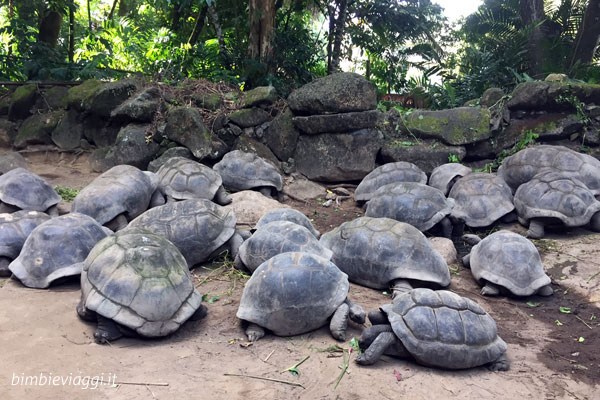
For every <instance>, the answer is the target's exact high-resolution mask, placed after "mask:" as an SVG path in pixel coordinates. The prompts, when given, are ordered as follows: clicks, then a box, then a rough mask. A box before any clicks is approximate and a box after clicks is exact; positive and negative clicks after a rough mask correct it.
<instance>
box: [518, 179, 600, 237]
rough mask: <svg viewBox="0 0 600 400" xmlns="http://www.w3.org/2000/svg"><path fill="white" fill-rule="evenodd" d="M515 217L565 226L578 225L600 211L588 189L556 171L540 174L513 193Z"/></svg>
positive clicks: (583, 223)
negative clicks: (544, 220)
mask: <svg viewBox="0 0 600 400" xmlns="http://www.w3.org/2000/svg"><path fill="white" fill-rule="evenodd" d="M514 202H515V208H516V209H517V214H518V215H519V216H520V217H521V218H523V219H525V220H530V219H532V218H556V219H558V220H560V221H561V222H562V223H563V224H565V225H566V226H582V225H585V224H587V223H588V222H590V219H591V218H592V216H593V215H594V214H595V213H597V212H598V211H600V201H597V200H596V198H595V197H594V194H593V193H592V191H591V190H589V189H588V188H587V186H586V185H584V184H583V182H581V181H580V180H578V179H576V178H573V177H571V176H569V174H565V173H564V172H560V171H553V170H548V171H545V172H541V173H539V174H537V175H536V176H535V177H533V178H532V179H531V180H530V181H528V182H527V183H524V184H522V185H521V186H519V188H518V189H517V191H516V193H515V199H514Z"/></svg>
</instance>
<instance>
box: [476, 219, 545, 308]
mask: <svg viewBox="0 0 600 400" xmlns="http://www.w3.org/2000/svg"><path fill="white" fill-rule="evenodd" d="M470 264H471V273H472V274H473V276H474V277H475V279H477V281H478V282H479V283H480V284H481V283H483V281H488V282H492V283H495V284H496V285H500V286H502V287H504V288H506V289H508V290H510V291H511V292H512V293H513V294H515V295H517V296H529V295H532V294H534V293H535V292H537V290H538V289H539V288H541V287H542V286H546V285H549V284H550V278H549V277H548V276H547V275H546V273H545V272H544V266H543V264H542V259H541V258H540V254H539V252H538V250H537V249H536V247H535V245H534V244H533V243H531V241H529V240H528V239H526V238H524V237H523V236H521V235H518V234H516V233H513V232H510V231H506V230H501V231H498V232H495V233H493V234H491V235H489V236H488V237H486V238H485V239H483V240H482V241H481V242H479V243H477V244H476V245H475V246H473V248H472V249H471V256H470Z"/></svg>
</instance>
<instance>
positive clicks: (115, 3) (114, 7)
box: [108, 0, 119, 21]
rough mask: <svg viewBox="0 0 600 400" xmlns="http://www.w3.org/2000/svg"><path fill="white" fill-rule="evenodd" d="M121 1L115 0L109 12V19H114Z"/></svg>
mask: <svg viewBox="0 0 600 400" xmlns="http://www.w3.org/2000/svg"><path fill="white" fill-rule="evenodd" d="M118 2H119V0H115V1H113V5H112V7H111V8H110V13H108V20H109V21H112V20H113V18H114V16H115V10H116V9H117V3H118Z"/></svg>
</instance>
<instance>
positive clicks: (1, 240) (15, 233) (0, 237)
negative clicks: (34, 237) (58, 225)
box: [0, 210, 50, 277]
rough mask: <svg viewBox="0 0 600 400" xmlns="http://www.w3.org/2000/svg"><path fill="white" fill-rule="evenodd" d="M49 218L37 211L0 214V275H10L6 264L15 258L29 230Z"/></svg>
mask: <svg viewBox="0 0 600 400" xmlns="http://www.w3.org/2000/svg"><path fill="white" fill-rule="evenodd" d="M49 219H50V216H49V215H48V214H44V213H43V212H39V211H25V210H22V211H17V212H15V213H12V214H0V277H8V276H10V275H11V272H10V270H9V269H8V264H10V262H11V261H12V260H14V259H15V258H17V256H18V255H19V253H20V252H21V248H22V247H23V244H24V243H25V239H27V237H28V236H29V234H30V233H31V231H33V230H34V229H35V228H36V227H37V226H38V225H40V224H41V223H43V222H46V221H48V220H49Z"/></svg>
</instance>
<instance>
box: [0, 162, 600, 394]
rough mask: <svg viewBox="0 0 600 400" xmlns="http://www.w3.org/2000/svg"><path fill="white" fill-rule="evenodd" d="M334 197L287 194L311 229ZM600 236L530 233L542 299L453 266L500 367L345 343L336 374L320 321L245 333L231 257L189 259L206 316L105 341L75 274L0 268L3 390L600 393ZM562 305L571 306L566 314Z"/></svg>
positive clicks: (334, 350)
mask: <svg viewBox="0 0 600 400" xmlns="http://www.w3.org/2000/svg"><path fill="white" fill-rule="evenodd" d="M25 156H26V158H27V160H28V162H29V166H30V169H31V170H32V171H34V172H36V173H38V174H41V175H42V176H43V177H44V178H46V179H47V180H48V181H50V182H51V183H52V184H60V185H63V186H69V187H74V188H81V187H83V186H85V185H86V184H87V183H88V182H90V181H91V180H92V179H93V178H94V177H95V176H96V174H93V173H91V172H90V171H89V168H88V167H87V163H86V161H85V155H83V156H81V157H78V158H75V157H74V156H73V155H72V154H63V155H62V157H61V155H59V154H57V153H52V152H50V153H48V154H46V153H45V152H37V153H27V154H25ZM343 204H344V205H343V206H342V207H340V209H339V210H338V211H336V212H334V213H332V212H331V211H328V213H329V215H331V216H330V217H328V218H327V217H322V213H323V212H324V211H323V210H322V209H321V208H320V205H319V204H317V203H316V202H315V203H305V204H296V203H293V204H292V203H290V205H293V206H295V207H298V208H301V209H302V211H303V212H305V213H306V214H308V215H311V216H314V215H315V214H314V212H315V211H316V212H317V215H320V216H321V219H319V218H316V220H315V224H316V225H317V228H318V229H320V230H321V232H326V231H327V230H329V229H331V228H329V226H331V225H335V224H338V223H339V222H341V221H342V220H349V219H352V218H354V217H355V216H356V214H357V213H359V214H360V209H359V208H357V207H356V205H355V204H353V203H352V202H345V203H343ZM68 209H69V205H68V204H63V205H61V210H63V212H64V211H66V210H68ZM332 214H333V215H332ZM510 228H511V229H515V230H519V229H521V228H520V227H518V226H516V225H513V226H511V227H510ZM599 239H600V235H598V234H592V233H591V232H589V231H585V230H583V229H579V230H576V231H572V232H562V233H561V232H558V233H553V234H551V235H550V236H549V238H547V239H544V240H541V241H537V242H536V245H537V246H538V248H539V249H540V251H541V252H542V255H543V260H544V264H545V268H546V270H547V272H548V274H549V275H550V276H551V277H552V279H553V282H554V283H553V287H554V289H555V295H554V296H552V297H551V298H541V297H533V298H529V299H525V300H519V299H511V298H506V297H499V298H494V299H488V298H484V297H482V296H480V295H479V287H478V286H477V284H476V283H475V282H474V281H473V278H472V277H471V274H470V272H469V271H468V270H466V269H464V268H463V267H460V266H458V265H454V266H452V270H453V273H452V284H451V289H452V290H454V291H456V292H457V293H459V294H461V295H463V296H467V297H470V298H472V299H474V300H475V301H477V302H478V303H479V304H480V305H482V306H483V307H484V308H485V309H486V310H487V311H488V312H490V314H491V315H492V316H493V317H494V318H495V319H496V322H497V324H498V328H499V332H500V335H501V336H502V337H503V338H504V340H505V341H506V342H507V343H508V355H509V357H510V359H511V360H512V366H511V369H510V371H508V372H497V373H494V372H489V371H488V370H487V369H485V368H477V369H472V370H468V371H442V370H436V369H430V368H425V367H420V366H418V365H416V364H414V363H413V362H410V361H403V360H398V359H394V358H390V357H383V358H382V359H381V360H380V361H379V362H378V363H377V364H376V365H374V366H369V367H361V366H358V365H356V364H355V363H354V357H355V353H350V355H349V357H350V362H349V366H348V369H347V373H345V374H344V375H343V377H342V379H341V380H340V381H339V384H338V386H337V387H335V384H336V381H337V380H338V378H339V377H340V376H341V374H342V373H343V370H342V368H341V366H342V365H343V364H344V357H343V352H342V350H341V349H347V348H348V347H349V344H348V341H347V342H346V343H338V342H336V341H335V340H334V339H333V338H332V337H331V336H330V335H329V333H328V332H327V329H326V328H322V329H320V330H318V331H315V332H312V333H309V334H305V335H301V336H295V337H289V338H281V337H275V336H272V335H267V336H266V337H265V338H263V339H261V340H260V341H258V342H256V343H253V344H249V343H248V342H247V341H246V339H245V335H244V331H243V327H242V325H241V324H240V323H239V321H238V320H237V318H236V317H235V313H236V310H237V306H238V303H239V299H240V297H241V293H242V290H243V284H244V281H245V279H244V278H243V277H242V276H240V275H239V274H237V273H235V271H233V270H232V269H231V268H230V266H229V265H223V264H213V265H208V266H205V267H199V268H195V269H194V270H193V274H194V276H195V279H196V281H197V284H198V290H199V291H200V292H201V293H203V294H207V298H208V299H212V300H214V301H213V302H212V303H208V304H207V307H208V316H207V317H206V318H205V319H203V320H201V321H188V322H187V323H186V324H185V325H184V326H183V327H182V329H180V330H179V331H178V332H176V333H175V334H173V335H172V336H170V337H167V338H164V339H161V340H139V339H121V340H119V341H116V342H114V343H112V344H111V345H102V346H101V345H97V344H95V343H94V341H93V330H94V327H93V326H92V324H89V323H86V322H83V321H81V320H80V319H79V318H78V317H77V315H76V313H75V306H76V304H77V302H78V300H79V284H78V282H77V280H74V281H73V282H68V283H66V284H63V285H59V286H55V287H52V288H51V289H50V290H34V289H27V288H25V287H23V286H22V285H21V284H20V283H19V282H17V281H15V280H12V279H0V397H1V398H2V399H25V398H35V399H40V400H41V399H56V398H64V399H67V398H69V399H90V398H93V399H173V398H178V399H188V398H190V399H192V398H193V399H238V398H240V399H242V398H243V399H375V398H377V399H397V398H410V399H437V398H446V399H455V398H456V399H459V398H460V399H581V400H583V399H589V400H592V399H599V398H600V394H599V393H600V387H598V384H599V383H600V323H599V321H600V309H599V308H598V307H599V306H600V287H599V286H600V275H599V274H598V272H600V257H598V255H599V253H600V245H598V240H599ZM349 297H350V298H351V299H352V300H354V301H356V302H358V303H360V304H361V305H362V306H363V307H364V308H365V309H367V310H370V309H374V308H376V307H378V306H380V305H381V304H384V303H386V302H389V297H388V296H387V295H386V294H383V293H382V292H379V291H375V290H371V289H366V288H363V287H361V286H357V285H354V284H352V285H351V288H350V295H349ZM560 307H568V309H569V311H570V313H564V312H561V311H560ZM564 310H565V309H563V311H564ZM361 329H362V327H360V326H357V325H351V326H350V329H349V331H348V335H347V339H348V340H349V339H350V338H352V337H356V338H358V337H359V336H360V332H361ZM581 338H582V339H583V340H582V339H581ZM336 345H337V346H339V347H335V346H336ZM346 354H347V353H346ZM307 356H308V359H306V361H305V362H303V363H302V364H301V365H300V366H299V367H298V370H299V372H300V374H299V375H295V376H294V375H292V374H290V373H289V372H285V371H284V372H282V371H283V370H285V369H286V368H288V367H291V366H293V365H294V364H296V363H297V362H299V361H301V360H302V359H304V358H305V357H307ZM240 375H242V376H240ZM28 376H37V377H38V379H39V377H40V376H44V377H46V378H50V377H59V378H60V379H67V380H68V379H71V384H68V383H67V384H66V385H62V384H59V385H57V386H52V385H44V386H40V385H37V386H36V385H30V384H26V383H27V382H25V379H26V377H28ZM250 376H254V377H260V378H268V379H275V380H279V381H285V382H286V383H282V382H276V381H272V380H262V379H256V378H251V377H250ZM94 377H96V380H94V379H91V378H94ZM98 378H102V379H103V380H104V381H103V383H98V381H97V380H98ZM113 382H114V383H113ZM29 383H31V381H29ZM86 383H87V386H88V387H87V389H86V388H85V386H86ZM94 386H97V387H96V388H94Z"/></svg>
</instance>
